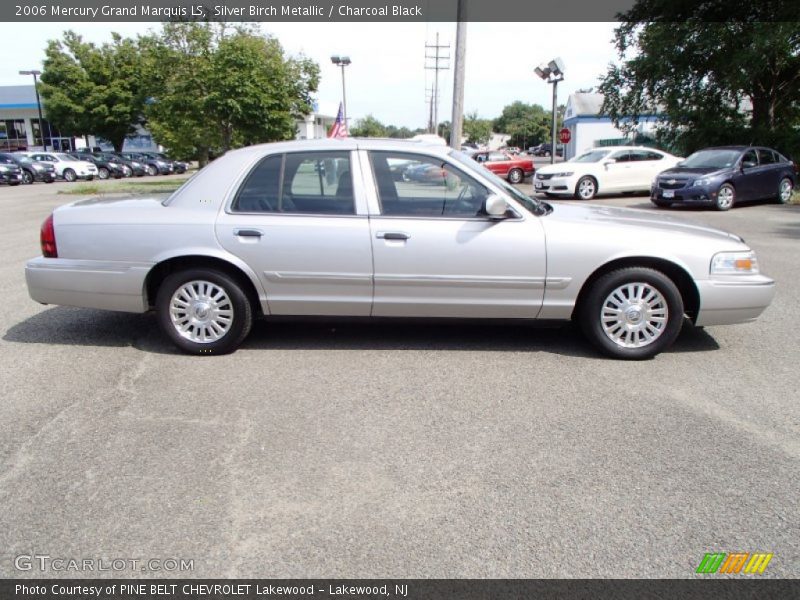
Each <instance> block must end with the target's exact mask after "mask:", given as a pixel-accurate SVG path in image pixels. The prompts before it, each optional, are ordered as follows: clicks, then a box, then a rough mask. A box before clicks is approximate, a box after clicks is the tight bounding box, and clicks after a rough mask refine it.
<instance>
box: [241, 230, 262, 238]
mask: <svg viewBox="0 0 800 600" xmlns="http://www.w3.org/2000/svg"><path fill="white" fill-rule="evenodd" d="M233 235H238V236H241V237H261V236H262V235H264V232H263V231H260V230H258V229H234V230H233Z"/></svg>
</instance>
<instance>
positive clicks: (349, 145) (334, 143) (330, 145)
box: [228, 137, 451, 154]
mask: <svg viewBox="0 0 800 600" xmlns="http://www.w3.org/2000/svg"><path fill="white" fill-rule="evenodd" d="M268 148H269V149H271V150H274V151H277V152H291V151H298V150H301V151H302V150H307V151H313V150H327V151H331V150H357V149H359V148H362V149H369V150H398V151H401V152H402V151H409V152H413V151H415V150H425V151H432V152H437V153H444V154H447V153H449V152H450V150H451V148H450V147H449V146H442V145H441V144H433V143H430V142H427V141H425V140H403V139H392V138H351V137H348V138H343V139H339V138H323V139H313V140H291V141H286V142H273V143H270V144H257V145H255V146H247V147H245V148H239V149H238V150H231V151H230V152H228V154H233V153H237V154H250V153H257V154H262V153H263V152H264V150H266V149H268Z"/></svg>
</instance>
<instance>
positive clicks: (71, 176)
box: [64, 169, 78, 183]
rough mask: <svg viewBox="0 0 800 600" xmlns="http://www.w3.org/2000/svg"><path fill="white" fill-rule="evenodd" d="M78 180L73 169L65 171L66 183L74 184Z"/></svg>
mask: <svg viewBox="0 0 800 600" xmlns="http://www.w3.org/2000/svg"><path fill="white" fill-rule="evenodd" d="M77 178H78V176H77V175H76V174H75V171H73V170H72V169H64V181H69V182H70V183H72V182H73V181H75V180H76V179H77Z"/></svg>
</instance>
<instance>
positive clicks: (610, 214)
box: [546, 204, 743, 242]
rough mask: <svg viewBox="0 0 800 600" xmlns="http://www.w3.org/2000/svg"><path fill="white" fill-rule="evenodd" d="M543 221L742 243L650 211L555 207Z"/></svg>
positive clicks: (728, 235)
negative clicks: (596, 225)
mask: <svg viewBox="0 0 800 600" xmlns="http://www.w3.org/2000/svg"><path fill="white" fill-rule="evenodd" d="M546 218H547V219H551V218H552V219H557V220H559V221H570V222H585V221H591V222H592V223H594V224H598V223H599V224H607V225H608V226H609V227H611V228H616V229H617V231H619V228H620V227H622V228H635V229H637V230H639V231H642V230H645V231H646V230H650V231H651V232H653V233H668V234H683V235H690V236H694V237H702V238H706V239H716V240H727V241H731V240H735V241H737V242H743V240H742V238H740V237H739V236H738V235H736V234H734V233H729V232H727V231H723V230H721V229H716V228H714V227H708V226H705V225H699V224H696V223H689V222H687V221H684V220H682V219H679V218H675V217H672V216H667V215H662V214H653V213H652V212H651V211H648V210H641V209H632V208H617V207H613V206H601V205H597V204H580V205H576V204H558V205H555V206H554V207H553V212H552V213H551V214H550V215H549V216H548V217H546Z"/></svg>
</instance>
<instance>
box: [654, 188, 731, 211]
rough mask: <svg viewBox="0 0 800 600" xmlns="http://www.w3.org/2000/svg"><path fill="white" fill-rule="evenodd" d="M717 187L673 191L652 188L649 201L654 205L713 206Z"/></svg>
mask: <svg viewBox="0 0 800 600" xmlns="http://www.w3.org/2000/svg"><path fill="white" fill-rule="evenodd" d="M717 190H718V186H716V187H712V186H700V185H696V186H695V185H689V186H686V187H682V188H678V189H675V190H669V189H664V188H661V187H658V186H654V187H653V188H652V189H651V190H650V200H651V201H652V202H654V203H658V202H662V203H668V202H669V203H672V204H694V205H698V206H700V205H706V204H714V203H715V202H716V200H717Z"/></svg>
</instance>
